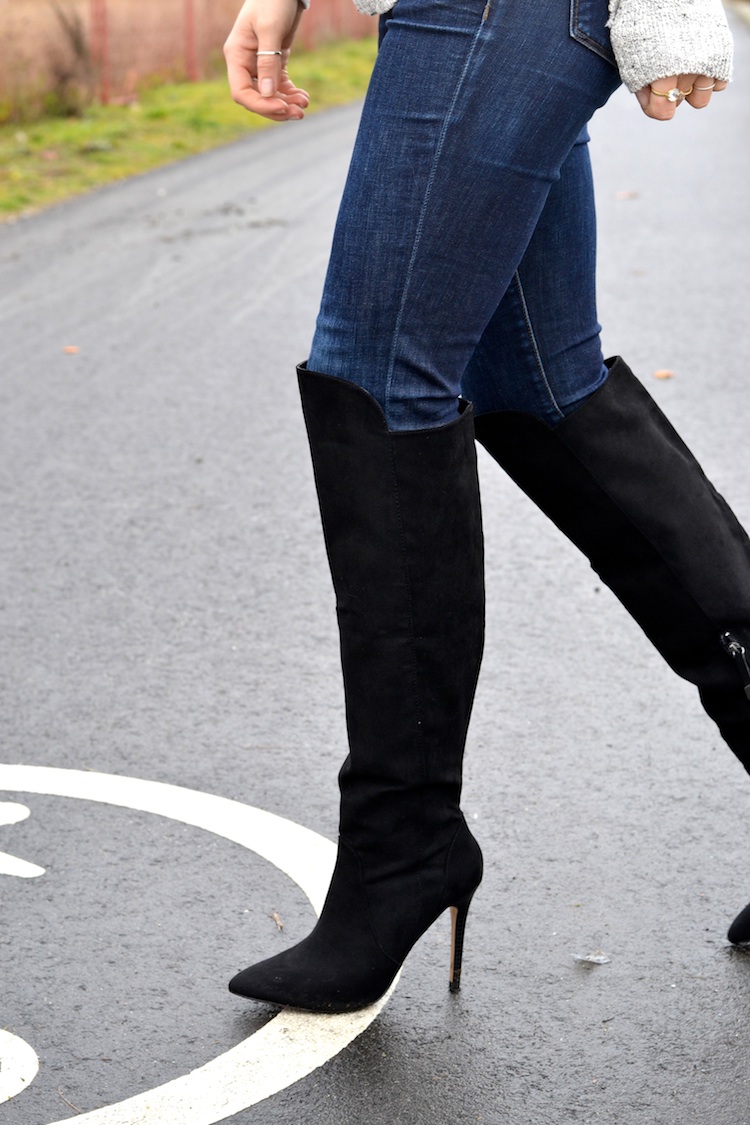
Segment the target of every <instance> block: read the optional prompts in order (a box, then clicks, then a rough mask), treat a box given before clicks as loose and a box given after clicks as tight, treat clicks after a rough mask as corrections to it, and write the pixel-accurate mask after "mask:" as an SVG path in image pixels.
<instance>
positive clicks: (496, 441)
mask: <svg viewBox="0 0 750 1125" xmlns="http://www.w3.org/2000/svg"><path fill="white" fill-rule="evenodd" d="M608 366H609V367H610V373H609V378H608V379H607V381H606V382H605V383H604V385H603V386H602V387H600V389H599V390H598V391H596V392H595V394H593V395H592V396H591V398H589V399H587V400H586V402H584V403H583V405H582V406H580V407H579V408H578V409H577V410H575V411H574V412H573V413H572V414H570V415H568V417H566V418H565V419H564V420H563V421H562V422H560V423H559V425H557V426H555V427H554V428H552V427H549V426H547V425H545V424H544V423H543V422H540V421H538V420H537V419H535V418H532V417H531V416H529V415H526V414H522V413H513V412H507V413H498V414H487V415H484V416H482V417H479V418H477V419H476V420H475V427H476V434H477V439H478V440H479V441H480V442H481V443H482V445H484V447H485V448H486V449H487V451H488V452H489V453H490V454H491V455H492V457H494V458H495V460H496V461H498V462H499V464H500V465H502V467H503V468H504V469H505V470H506V471H507V472H508V474H509V475H510V476H511V477H512V478H513V480H514V481H515V482H516V483H517V484H518V485H520V487H521V488H522V489H523V490H524V492H526V493H527V495H528V496H530V497H531V499H532V500H533V501H534V502H535V503H536V504H537V505H538V506H539V507H540V508H541V509H542V511H543V512H545V513H546V515H548V516H549V517H550V519H551V520H552V521H553V523H555V524H556V525H557V526H558V527H559V528H560V530H561V531H562V532H563V533H564V534H565V535H567V537H568V538H569V539H571V540H572V542H573V543H575V544H576V546H577V547H579V548H580V549H581V550H582V551H583V552H584V554H586V555H587V556H588V558H589V560H590V561H591V565H592V567H593V568H594V570H595V571H596V572H597V573H598V574H599V576H600V577H601V579H602V581H603V582H605V583H606V584H607V585H608V586H609V587H610V589H611V590H612V591H613V592H614V593H615V594H616V595H617V597H618V598H619V599H620V601H621V602H622V603H623V605H624V606H625V608H626V609H627V610H628V611H629V612H630V613H631V614H632V615H633V617H634V618H635V620H636V621H637V622H638V624H639V625H640V626H641V628H642V629H643V630H644V632H645V633H646V635H647V636H648V637H649V638H650V640H651V641H652V642H653V643H654V645H655V646H656V648H657V649H658V650H659V652H660V653H661V654H662V656H663V657H664V658H665V660H667V662H668V663H669V664H670V665H671V667H672V668H673V669H674V671H675V672H677V674H678V675H680V676H682V677H684V678H685V679H686V680H689V681H690V682H691V683H693V684H695V685H696V687H697V688H698V691H699V693H700V697H701V701H702V703H703V706H704V708H705V710H706V711H707V713H708V714H709V715H710V716H711V718H712V719H714V721H715V722H716V724H717V725H718V727H719V730H720V731H721V734H722V736H723V737H724V739H725V741H726V742H727V743H728V745H729V746H730V747H731V749H732V750H733V751H734V753H735V754H736V755H737V757H738V758H739V759H740V761H741V762H742V764H743V766H744V767H745V769H747V770H748V771H750V667H749V665H748V659H747V656H746V649H747V648H750V541H749V540H748V537H747V535H746V534H745V532H744V530H743V529H742V527H741V526H740V524H739V523H738V522H737V520H736V518H735V516H734V515H733V513H732V511H731V509H730V508H729V507H728V505H727V504H726V502H725V501H724V500H723V498H722V497H721V496H720V495H719V494H718V493H717V492H716V490H715V488H714V487H713V485H712V484H711V483H710V482H709V481H708V480H707V478H706V476H705V474H704V473H703V470H702V469H701V467H700V465H699V464H698V462H697V461H696V460H695V458H694V457H693V455H692V453H691V452H690V450H689V449H688V448H687V446H686V445H685V444H684V442H682V440H681V439H680V438H679V436H678V435H677V433H676V432H675V430H674V429H673V428H672V426H671V425H670V423H669V422H668V421H667V419H666V418H665V416H664V415H663V414H662V412H661V410H660V409H659V407H658V406H657V405H656V403H655V402H654V401H653V399H652V398H651V397H650V396H649V394H648V393H647V391H646V390H645V388H644V387H643V386H642V384H641V383H640V382H639V381H638V380H637V379H636V378H635V376H634V375H633V374H632V372H631V371H630V370H629V368H628V367H627V366H626V364H625V363H624V362H623V361H622V360H621V359H619V358H618V359H615V360H610V361H608ZM729 940H730V941H732V942H740V941H747V940H750V907H748V908H747V909H746V910H745V911H743V913H742V914H741V915H740V916H739V917H738V918H737V919H736V920H735V922H734V923H733V925H732V927H731V928H730V931H729Z"/></svg>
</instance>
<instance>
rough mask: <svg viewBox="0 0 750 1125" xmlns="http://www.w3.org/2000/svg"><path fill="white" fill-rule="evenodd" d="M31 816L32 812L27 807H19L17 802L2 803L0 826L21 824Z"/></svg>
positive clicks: (0, 807)
mask: <svg viewBox="0 0 750 1125" xmlns="http://www.w3.org/2000/svg"><path fill="white" fill-rule="evenodd" d="M30 815H31V810H30V809H28V808H27V807H26V805H18V804H16V802H15V801H0V824H20V822H21V821H22V820H26V817H27V816H30Z"/></svg>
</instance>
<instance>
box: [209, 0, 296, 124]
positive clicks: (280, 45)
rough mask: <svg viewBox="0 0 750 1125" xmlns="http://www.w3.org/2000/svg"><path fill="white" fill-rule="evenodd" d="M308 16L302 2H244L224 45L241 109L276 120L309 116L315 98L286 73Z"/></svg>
mask: <svg viewBox="0 0 750 1125" xmlns="http://www.w3.org/2000/svg"><path fill="white" fill-rule="evenodd" d="M303 11H304V8H303V7H302V5H301V4H300V3H299V2H298V0H245V3H244V4H243V5H242V8H241V9H240V13H239V15H238V16H237V19H236V20H235V23H234V27H233V28H232V30H231V32H230V33H229V38H228V39H227V41H226V43H225V44H224V57H225V59H226V63H227V76H228V78H229V88H230V90H231V92H232V97H233V98H234V100H235V101H236V102H237V104H238V105H241V106H244V107H245V109H249V110H250V111H251V112H252V113H259V114H261V115H262V116H263V117H269V118H271V120H273V121H295V120H299V118H301V117H304V110H305V109H306V108H307V106H308V105H309V102H310V98H309V96H308V95H307V94H306V93H305V91H304V90H300V89H298V87H297V86H295V85H294V83H293V82H292V80H291V78H290V77H289V75H288V74H287V71H286V64H287V61H288V59H289V52H290V50H291V46H292V41H293V40H294V33H295V32H296V30H297V25H298V23H299V21H300V17H301V15H302V13H303Z"/></svg>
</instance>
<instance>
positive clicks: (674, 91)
mask: <svg viewBox="0 0 750 1125" xmlns="http://www.w3.org/2000/svg"><path fill="white" fill-rule="evenodd" d="M728 85H729V83H728V82H720V81H719V80H718V79H716V78H708V77H707V76H706V75H705V74H679V75H675V76H674V77H672V78H660V79H659V80H658V81H656V82H652V83H651V85H650V86H644V87H643V89H641V90H638V91H637V92H636V95H635V96H636V98H637V99H638V101H639V103H640V106H641V109H642V110H643V112H644V113H645V114H646V117H653V118H654V120H655V121H671V120H672V118H673V117H674V115H675V113H676V112H677V107H678V106H679V105H681V104H682V102H687V103H688V105H691V106H692V107H693V109H705V108H706V106H707V105H708V104H709V102H710V101H711V96H712V95H713V94H718V93H720V92H721V90H726V88H727V86H728ZM680 95H681V96H680Z"/></svg>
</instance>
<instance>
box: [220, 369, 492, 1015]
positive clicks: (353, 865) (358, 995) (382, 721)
mask: <svg viewBox="0 0 750 1125" xmlns="http://www.w3.org/2000/svg"><path fill="white" fill-rule="evenodd" d="M299 382H300V391H301V395H302V405H303V410H304V414H305V421H306V424H307V430H308V436H309V439H310V448H311V451H312V457H313V467H314V470H315V481H316V485H317V489H318V498H319V501H320V508H321V515H322V519H323V530H324V533H325V540H326V547H327V550H328V558H329V562H330V566H331V573H332V576H333V584H334V589H335V591H336V602H337V612H338V619H339V629H340V635H341V660H342V666H343V672H344V690H345V696H346V715H347V727H348V733H349V746H350V752H349V756H348V757H347V759H346V761H345V763H344V765H343V768H342V770H341V774H340V786H341V823H340V836H339V850H338V858H337V862H336V867H335V870H334V874H333V879H332V882H331V886H330V889H329V892H328V897H327V898H326V901H325V904H324V907H323V911H322V913H321V916H320V919H319V920H318V923H317V925H316V926H315V928H314V930H313V931H312V933H311V934H310V935H309V937H307V938H306V939H305V940H304V941H302V942H300V943H299V944H298V945H296V946H294V947H293V948H292V949H289V950H286V951H285V952H284V953H280V954H278V955H277V956H276V957H272V958H270V959H269V960H267V961H263V962H261V963H260V964H258V965H254V966H252V967H251V968H249V969H245V970H244V971H243V972H241V973H239V974H238V975H237V976H236V977H235V978H234V979H233V980H232V981H231V983H230V985H229V987H230V989H231V991H232V992H235V993H238V994H239V995H241V996H248V997H253V998H255V999H258V1000H266V1001H270V1002H272V1003H276V1004H283V1005H291V1006H293V1007H297V1008H305V1009H307V1010H310V1011H316V1012H346V1011H352V1010H354V1009H356V1008H362V1007H364V1006H366V1005H367V1004H370V1003H373V1002H374V1001H375V1000H377V999H378V998H379V997H380V996H382V994H383V993H384V992H385V991H386V989H387V988H388V986H389V985H390V984H391V982H392V980H393V978H394V977H395V975H396V973H397V971H398V969H399V968H400V966H401V964H402V962H403V961H404V958H405V957H406V955H407V953H408V952H409V950H410V949H411V947H412V946H413V945H414V943H415V942H416V941H417V939H418V938H419V937H420V936H421V935H422V934H423V933H424V932H425V930H426V929H427V928H428V927H429V926H430V925H431V924H432V923H433V922H434V921H435V919H436V918H437V917H438V915H440V914H441V913H442V912H443V911H444V910H445V909H447V908H448V907H452V908H454V910H453V924H454V943H453V945H454V951H455V953H454V956H453V958H452V965H451V988H452V990H453V991H457V990H458V985H459V979H460V962H461V946H462V939H463V927H464V923H465V919H466V912H467V910H468V906H469V902H470V901H471V897H472V895H473V893H474V891H475V890H476V888H477V886H478V885H479V882H480V880H481V876H482V859H481V853H480V850H479V847H478V845H477V843H476V841H475V840H474V838H473V836H472V835H471V833H470V832H469V830H468V828H467V826H466V823H465V821H464V818H463V815H462V814H461V811H460V809H459V797H460V791H461V763H462V757H463V749H464V742H465V739H466V731H467V727H468V722H469V715H470V712H471V706H472V702H473V698H474V689H475V686H476V681H477V676H478V674H479V664H480V660H481V653H482V643H483V630H484V580H483V552H482V529H481V516H480V507H479V489H478V483H477V474H476V453H475V447H474V425H473V418H472V412H471V407H470V406H465V409H464V411H463V414H462V415H461V416H460V417H459V418H457V419H456V421H455V422H453V423H451V424H450V425H447V426H443V427H440V428H438V429H433V430H419V431H409V432H394V433H392V432H389V430H388V428H387V425H386V421H385V418H384V415H383V413H382V411H381V409H380V407H379V406H378V404H377V403H376V402H375V400H374V399H372V398H371V397H370V395H368V394H367V393H366V392H365V391H363V390H361V389H360V388H359V387H357V386H355V385H354V384H352V383H349V382H346V381H344V380H341V379H335V378H331V377H329V376H326V375H320V374H317V373H315V372H312V371H308V370H307V369H306V368H305V367H304V365H303V366H302V367H301V368H299Z"/></svg>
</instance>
